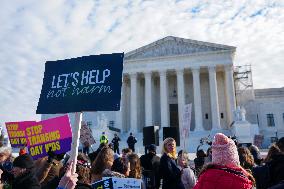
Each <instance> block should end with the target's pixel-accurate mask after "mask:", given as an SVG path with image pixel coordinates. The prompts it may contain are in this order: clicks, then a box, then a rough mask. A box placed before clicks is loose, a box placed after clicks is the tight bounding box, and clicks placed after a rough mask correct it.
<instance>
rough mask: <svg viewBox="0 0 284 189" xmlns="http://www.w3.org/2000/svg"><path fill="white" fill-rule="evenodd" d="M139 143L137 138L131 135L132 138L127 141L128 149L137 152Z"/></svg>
mask: <svg viewBox="0 0 284 189" xmlns="http://www.w3.org/2000/svg"><path fill="white" fill-rule="evenodd" d="M136 142H137V140H136V138H135V137H134V136H133V135H132V133H130V136H129V137H128V139H127V144H128V148H130V149H131V150H132V152H135V143H136Z"/></svg>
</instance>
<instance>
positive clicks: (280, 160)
mask: <svg viewBox="0 0 284 189" xmlns="http://www.w3.org/2000/svg"><path fill="white" fill-rule="evenodd" d="M271 159H272V160H271V161H269V162H267V163H266V164H265V165H262V166H258V167H255V168H253V176H254V178H255V181H256V188H257V189H266V188H268V187H270V186H274V185H276V184H278V183H279V182H281V181H282V180H284V171H283V170H284V154H278V155H274V156H272V158H271Z"/></svg>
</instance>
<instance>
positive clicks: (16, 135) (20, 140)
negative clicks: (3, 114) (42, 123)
mask: <svg viewBox="0 0 284 189" xmlns="http://www.w3.org/2000/svg"><path fill="white" fill-rule="evenodd" d="M35 123H36V122H35V121H21V122H7V123H5V125H6V128H7V133H8V136H9V140H10V143H11V146H12V147H20V146H25V145H26V144H27V139H26V132H25V131H26V128H27V127H29V126H31V125H33V124H35Z"/></svg>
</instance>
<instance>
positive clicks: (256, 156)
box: [249, 145, 263, 165]
mask: <svg viewBox="0 0 284 189" xmlns="http://www.w3.org/2000/svg"><path fill="white" fill-rule="evenodd" d="M249 151H250V152H251V154H252V156H253V159H254V163H255V164H257V165H261V163H262V160H263V159H262V157H261V155H260V151H259V149H258V147H257V146H255V145H250V146H249Z"/></svg>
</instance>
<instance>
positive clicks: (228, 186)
mask: <svg viewBox="0 0 284 189" xmlns="http://www.w3.org/2000/svg"><path fill="white" fill-rule="evenodd" d="M248 176H249V175H248V173H247V172H246V171H245V170H244V169H242V168H241V167H240V168H228V167H224V166H217V165H215V166H214V167H212V168H208V169H207V170H205V171H204V172H202V173H201V175H200V176H199V178H198V181H197V184H196V185H195V186H194V188H193V189H252V188H253V183H252V181H251V180H250V179H249V178H248Z"/></svg>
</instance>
